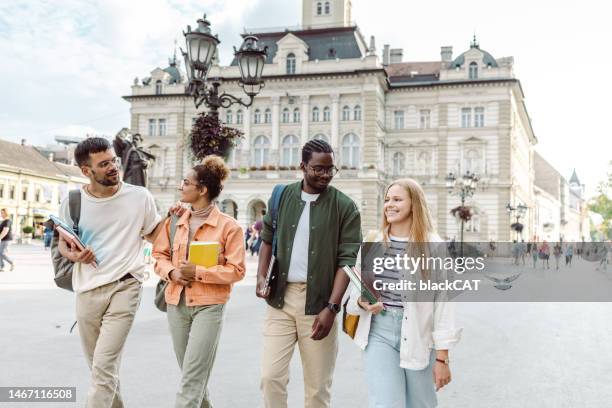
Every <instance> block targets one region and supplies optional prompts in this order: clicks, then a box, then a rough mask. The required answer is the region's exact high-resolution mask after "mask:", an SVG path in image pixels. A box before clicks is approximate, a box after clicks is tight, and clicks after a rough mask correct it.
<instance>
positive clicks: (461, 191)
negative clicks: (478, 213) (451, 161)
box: [444, 171, 479, 256]
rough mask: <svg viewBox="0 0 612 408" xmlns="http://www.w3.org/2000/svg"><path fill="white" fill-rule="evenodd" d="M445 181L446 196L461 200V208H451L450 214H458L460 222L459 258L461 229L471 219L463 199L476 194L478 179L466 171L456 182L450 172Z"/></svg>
mask: <svg viewBox="0 0 612 408" xmlns="http://www.w3.org/2000/svg"><path fill="white" fill-rule="evenodd" d="M444 180H445V181H446V188H447V189H448V194H450V195H457V196H459V197H460V198H461V206H459V207H457V208H453V210H451V213H452V214H453V215H455V214H458V217H459V219H460V220H461V238H460V240H461V242H460V245H461V256H463V229H464V224H465V222H466V221H469V219H470V218H471V209H470V208H468V207H466V206H465V199H466V198H469V197H472V196H473V195H474V193H475V192H476V187H477V186H478V181H479V178H478V176H477V175H476V174H474V173H472V172H470V171H466V172H465V174H464V175H463V176H461V179H460V180H458V179H457V176H455V174H453V173H452V172H450V173H448V175H447V176H446V177H445V179H444Z"/></svg>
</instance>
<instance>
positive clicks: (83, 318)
mask: <svg viewBox="0 0 612 408" xmlns="http://www.w3.org/2000/svg"><path fill="white" fill-rule="evenodd" d="M74 156H75V159H76V162H77V165H78V166H79V167H80V168H81V172H82V173H83V175H84V176H85V177H87V178H88V179H89V184H86V185H84V186H83V187H82V188H81V190H80V197H81V210H80V217H79V221H78V228H79V237H80V238H81V240H82V241H83V243H84V244H85V245H86V246H87V248H86V249H85V250H82V251H80V250H78V249H77V248H76V247H74V246H71V245H68V244H67V243H66V241H63V240H61V241H60V242H59V245H58V248H59V251H60V253H61V254H62V256H64V257H65V258H67V259H69V260H71V261H73V262H74V263H75V267H74V270H73V277H72V285H73V288H74V291H75V292H76V316H77V322H78V328H79V334H80V337H81V343H82V346H83V349H84V351H85V355H86V357H87V362H88V364H89V368H90V370H91V383H90V386H89V391H88V394H87V399H86V401H87V402H86V404H85V405H86V406H87V407H89V408H95V407H113V408H119V407H123V402H122V399H121V396H120V393H119V365H120V359H121V353H122V350H123V346H124V345H125V340H126V338H127V335H128V333H129V331H130V328H131V327H132V322H133V321H134V316H135V314H136V309H138V305H139V304H140V297H141V295H142V281H143V272H144V256H143V241H142V238H143V237H144V238H146V239H147V240H149V241H151V242H152V241H153V240H154V238H155V237H156V236H157V233H158V231H159V230H160V229H161V225H162V222H160V221H161V217H160V216H159V215H158V214H157V211H156V208H155V202H154V200H153V196H152V195H151V193H149V191H148V190H146V189H145V188H144V187H140V186H134V185H131V184H127V183H124V182H121V180H120V179H119V160H118V159H117V157H116V156H115V153H114V152H113V150H112V149H111V146H110V143H109V142H108V141H107V140H106V139H103V138H99V137H93V138H89V139H86V140H84V141H82V142H81V143H79V144H78V145H77V147H76V149H75V152H74ZM68 202H69V199H68V198H66V199H65V200H64V201H63V202H62V205H61V207H60V217H61V218H62V219H63V221H64V222H66V223H67V224H68V225H70V226H72V224H73V220H72V219H71V218H70V211H69V203H68Z"/></svg>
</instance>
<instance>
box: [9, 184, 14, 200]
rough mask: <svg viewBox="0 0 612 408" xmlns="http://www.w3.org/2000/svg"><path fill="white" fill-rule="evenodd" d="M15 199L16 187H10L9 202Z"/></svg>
mask: <svg viewBox="0 0 612 408" xmlns="http://www.w3.org/2000/svg"><path fill="white" fill-rule="evenodd" d="M14 199H15V186H10V187H9V200H14Z"/></svg>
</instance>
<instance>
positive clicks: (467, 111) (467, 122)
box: [461, 108, 472, 128]
mask: <svg viewBox="0 0 612 408" xmlns="http://www.w3.org/2000/svg"><path fill="white" fill-rule="evenodd" d="M470 126H472V109H471V108H462V109H461V127H462V128H468V127H470Z"/></svg>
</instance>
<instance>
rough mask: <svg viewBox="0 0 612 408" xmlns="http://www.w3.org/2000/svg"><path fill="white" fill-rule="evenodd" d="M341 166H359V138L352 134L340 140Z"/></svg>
mask: <svg viewBox="0 0 612 408" xmlns="http://www.w3.org/2000/svg"><path fill="white" fill-rule="evenodd" d="M342 165H343V166H346V167H349V168H352V167H354V168H357V167H358V166H359V137H357V135H355V134H353V133H349V134H348V135H345V136H344V137H343V138H342Z"/></svg>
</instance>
